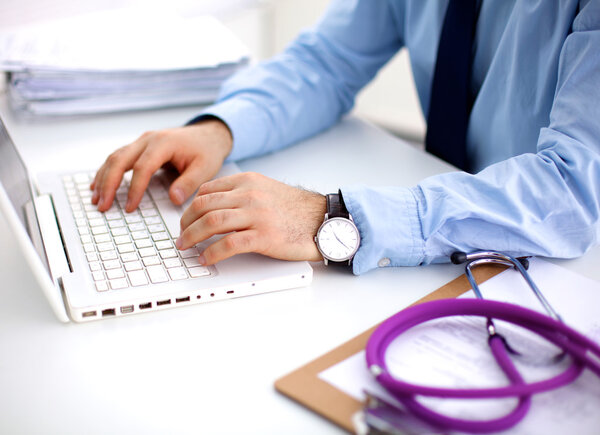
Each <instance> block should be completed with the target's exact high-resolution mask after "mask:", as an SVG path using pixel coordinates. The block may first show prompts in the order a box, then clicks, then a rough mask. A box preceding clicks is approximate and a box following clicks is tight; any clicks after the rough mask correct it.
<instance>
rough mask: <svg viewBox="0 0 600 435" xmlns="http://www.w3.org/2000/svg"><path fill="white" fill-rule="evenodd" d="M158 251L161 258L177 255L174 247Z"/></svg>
mask: <svg viewBox="0 0 600 435" xmlns="http://www.w3.org/2000/svg"><path fill="white" fill-rule="evenodd" d="M158 253H159V254H160V258H162V259H165V258H173V257H177V251H175V249H163V250H162V251H158Z"/></svg>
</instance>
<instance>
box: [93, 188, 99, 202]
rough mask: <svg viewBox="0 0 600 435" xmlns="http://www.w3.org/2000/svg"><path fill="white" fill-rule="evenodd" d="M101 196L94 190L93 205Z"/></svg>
mask: <svg viewBox="0 0 600 435" xmlns="http://www.w3.org/2000/svg"><path fill="white" fill-rule="evenodd" d="M99 196H100V195H99V194H98V192H96V191H95V190H94V193H93V194H92V204H95V203H96V201H98V197H99Z"/></svg>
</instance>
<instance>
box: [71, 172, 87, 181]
mask: <svg viewBox="0 0 600 435" xmlns="http://www.w3.org/2000/svg"><path fill="white" fill-rule="evenodd" d="M73 181H74V182H75V183H77V184H83V183H89V182H90V177H89V176H88V174H86V173H85V172H81V173H78V174H75V175H73Z"/></svg>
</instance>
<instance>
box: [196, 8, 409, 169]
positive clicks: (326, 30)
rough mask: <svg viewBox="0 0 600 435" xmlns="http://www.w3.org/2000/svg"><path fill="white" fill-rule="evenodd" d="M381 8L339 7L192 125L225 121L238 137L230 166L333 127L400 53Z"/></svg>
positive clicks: (233, 83) (246, 74) (235, 83)
mask: <svg viewBox="0 0 600 435" xmlns="http://www.w3.org/2000/svg"><path fill="white" fill-rule="evenodd" d="M382 4H383V3H382V2H379V1H372V0H353V1H350V0H334V1H333V2H332V3H331V4H330V6H329V8H328V10H327V11H326V13H325V15H324V16H323V18H322V19H321V20H320V21H319V23H318V24H317V25H316V26H315V27H314V28H313V29H309V30H306V31H304V32H302V33H301V34H300V36H299V37H298V38H297V39H296V40H295V41H294V42H293V43H292V44H291V45H290V46H289V47H288V48H287V49H286V50H285V51H284V52H283V53H282V54H280V55H278V56H275V57H274V58H273V59H271V60H269V61H266V62H263V63H260V64H258V65H255V66H252V67H249V68H247V69H245V70H243V71H240V72H239V73H237V74H236V75H234V76H233V77H232V78H230V79H229V80H227V81H226V82H225V83H224V85H223V86H222V88H221V91H220V95H219V98H218V101H217V103H216V104H215V105H213V106H210V107H208V108H207V109H206V110H204V111H203V112H202V113H200V115H199V116H198V117H196V118H194V119H193V120H192V121H190V123H193V122H195V121H197V120H199V119H202V117H203V116H206V115H211V116H216V117H218V118H220V119H221V120H223V121H224V122H225V123H226V124H227V126H228V127H229V129H230V130H231V133H232V136H233V149H232V152H231V154H230V156H229V157H228V160H240V159H243V158H246V157H250V156H256V155H260V154H264V153H267V152H271V151H274V150H276V149H279V148H282V147H285V146H287V145H289V144H292V143H294V142H297V141H299V140H301V139H304V138H306V137H309V136H311V135H313V134H315V133H318V132H320V131H322V130H324V129H326V128H328V127H330V126H331V125H333V124H334V123H335V122H336V121H338V120H339V118H340V117H341V116H342V115H343V114H344V113H346V112H348V111H349V110H350V109H351V108H352V105H353V103H354V97H355V95H356V93H357V92H358V91H359V90H360V89H361V88H362V87H363V86H364V85H365V84H366V83H367V82H369V81H370V80H371V78H372V77H373V76H374V75H375V74H376V72H377V71H378V70H379V68H380V67H381V66H382V65H383V64H384V63H385V62H386V61H387V60H389V59H390V57H392V55H393V54H394V53H396V52H397V51H398V50H399V48H400V47H401V46H402V41H401V38H400V36H399V35H400V34H401V31H400V30H399V27H398V26H399V24H398V20H397V19H395V18H394V15H393V14H392V13H390V11H389V6H388V4H387V2H385V7H382Z"/></svg>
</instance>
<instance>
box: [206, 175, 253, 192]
mask: <svg viewBox="0 0 600 435" xmlns="http://www.w3.org/2000/svg"><path fill="white" fill-rule="evenodd" d="M241 175H242V174H235V175H228V176H227V177H220V178H215V179H214V180H211V181H207V182H206V183H204V184H202V185H201V186H200V187H199V188H198V195H205V194H207V193H213V192H227V191H230V190H233V189H235V188H236V187H237V186H239V184H240V176H241Z"/></svg>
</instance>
